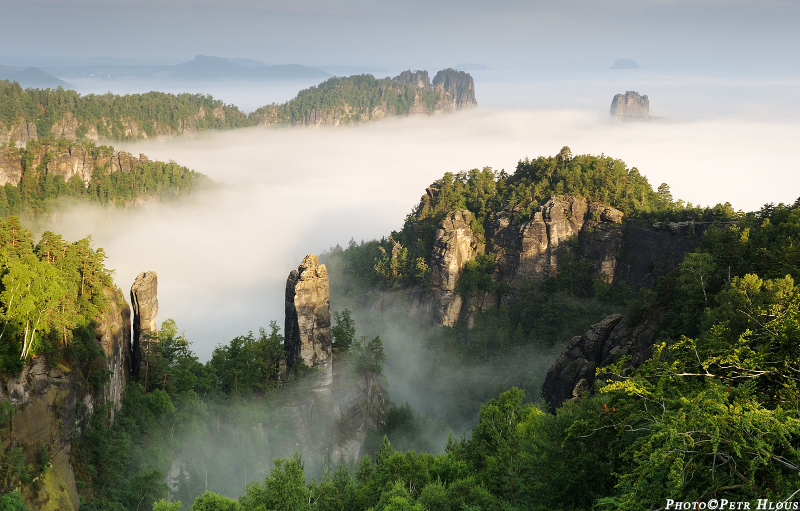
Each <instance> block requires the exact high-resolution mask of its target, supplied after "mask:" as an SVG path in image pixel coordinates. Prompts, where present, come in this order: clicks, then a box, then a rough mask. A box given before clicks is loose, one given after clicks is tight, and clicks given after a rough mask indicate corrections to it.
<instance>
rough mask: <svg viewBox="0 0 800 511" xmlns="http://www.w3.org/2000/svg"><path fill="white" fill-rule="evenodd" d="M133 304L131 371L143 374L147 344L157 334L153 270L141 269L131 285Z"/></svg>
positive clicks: (156, 290)
mask: <svg viewBox="0 0 800 511" xmlns="http://www.w3.org/2000/svg"><path fill="white" fill-rule="evenodd" d="M131 305H132V306H133V348H132V351H133V371H134V374H135V375H137V376H138V375H142V376H143V375H144V374H145V372H146V371H147V367H146V365H147V357H146V351H147V346H148V344H149V343H150V342H152V341H153V339H152V337H153V336H155V335H157V334H158V327H157V325H156V316H158V276H157V275H156V272H154V271H143V272H142V273H140V274H139V275H138V276H137V277H136V280H135V281H134V282H133V285H132V286H131Z"/></svg>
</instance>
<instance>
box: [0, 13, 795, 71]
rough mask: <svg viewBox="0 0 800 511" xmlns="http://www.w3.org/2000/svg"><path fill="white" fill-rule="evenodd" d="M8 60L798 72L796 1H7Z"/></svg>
mask: <svg viewBox="0 0 800 511" xmlns="http://www.w3.org/2000/svg"><path fill="white" fill-rule="evenodd" d="M2 10H3V19H4V20H5V23H3V31H2V34H0V58H5V60H6V61H9V60H13V59H18V58H23V59H24V58H28V59H32V60H36V59H41V61H42V62H44V61H48V62H50V63H51V64H58V63H68V62H71V61H79V60H81V59H89V58H94V57H124V58H133V59H142V60H161V61H175V62H178V61H183V60H188V59H191V58H192V57H194V56H195V55H197V54H205V55H216V56H224V57H246V58H252V59H257V60H261V61H264V62H267V63H270V64H288V63H297V64H306V65H323V64H324V65H335V64H347V65H355V64H360V65H373V66H382V67H386V66H389V67H400V68H407V67H436V66H444V65H455V64H458V63H464V62H469V63H480V64H484V65H488V66H490V67H492V68H498V69H505V68H525V69H528V68H557V69H560V68H607V67H608V66H610V65H611V63H612V62H613V61H614V60H616V59H617V58H632V59H634V60H635V61H637V62H639V63H640V65H643V66H648V67H664V66H666V67H700V66H734V67H736V66H756V67H761V66H770V67H779V68H785V67H789V68H792V69H794V70H797V68H798V62H797V56H796V51H795V50H796V48H798V47H800V44H798V43H800V31H798V30H796V27H797V26H798V21H800V3H798V2H796V1H794V0H562V1H558V2H555V1H542V0H494V1H492V2H488V1H479V0H459V1H452V0H451V1H432V2H431V1H427V0H426V1H422V0H408V1H405V2H401V3H398V2H394V1H388V0H295V1H285V0H267V1H263V0H231V1H225V2H221V1H218V0H4V1H3V9H2Z"/></svg>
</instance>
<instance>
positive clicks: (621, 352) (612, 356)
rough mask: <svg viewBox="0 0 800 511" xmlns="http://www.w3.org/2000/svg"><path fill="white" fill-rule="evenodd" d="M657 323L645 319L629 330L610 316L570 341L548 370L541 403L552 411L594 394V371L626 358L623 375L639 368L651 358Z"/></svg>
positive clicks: (621, 317) (618, 316)
mask: <svg viewBox="0 0 800 511" xmlns="http://www.w3.org/2000/svg"><path fill="white" fill-rule="evenodd" d="M657 323H658V321H657V320H656V318H654V317H648V318H645V320H644V321H642V322H641V323H639V324H638V325H634V326H631V325H629V324H628V322H627V321H626V320H625V318H624V317H623V316H622V315H620V314H613V315H611V316H608V317H607V318H605V319H604V320H602V321H600V322H599V323H596V324H595V325H592V327H591V328H590V329H589V331H587V332H586V333H585V334H584V335H581V336H576V337H573V338H572V341H570V343H569V345H568V346H567V347H566V348H565V349H564V351H563V352H561V354H560V355H559V356H558V358H557V359H556V361H555V362H554V363H553V365H552V366H551V367H550V370H549V371H548V372H547V376H546V377H545V381H544V385H543V386H542V399H543V400H544V401H545V403H547V405H548V406H549V407H550V410H551V411H555V410H556V409H557V408H558V407H559V406H561V404H562V403H564V402H565V401H569V400H574V399H579V398H580V397H581V396H582V395H584V394H586V393H593V392H594V382H595V376H596V374H597V369H599V368H602V367H606V366H609V365H611V364H614V363H616V362H618V361H619V360H620V359H621V358H622V357H624V356H626V355H629V356H630V357H631V360H630V361H629V362H628V363H627V365H626V367H625V368H624V369H623V375H625V374H628V373H629V372H630V371H631V369H632V368H635V367H639V366H640V365H641V364H642V363H643V362H644V361H645V360H647V359H648V358H649V357H650V355H651V354H652V349H653V341H654V339H653V335H654V332H655V327H656V324H657Z"/></svg>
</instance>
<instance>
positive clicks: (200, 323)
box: [48, 71, 800, 360]
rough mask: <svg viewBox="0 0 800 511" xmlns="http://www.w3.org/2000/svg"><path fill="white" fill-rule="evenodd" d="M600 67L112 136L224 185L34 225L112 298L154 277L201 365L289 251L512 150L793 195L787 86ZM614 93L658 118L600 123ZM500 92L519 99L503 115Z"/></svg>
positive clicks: (262, 322) (163, 303)
mask: <svg viewBox="0 0 800 511" xmlns="http://www.w3.org/2000/svg"><path fill="white" fill-rule="evenodd" d="M625 73H627V71H625ZM629 75H630V74H629ZM614 76H616V77H617V78H614V80H613V81H612V80H610V79H609V80H606V81H603V80H600V81H597V82H595V85H597V84H600V86H599V87H595V89H592V90H594V92H592V93H591V94H589V93H588V91H589V89H590V88H591V87H590V86H589V85H590V84H586V83H583V82H582V81H581V80H580V79H578V78H575V79H573V78H570V77H565V78H563V79H562V80H550V81H547V80H541V81H540V82H530V81H526V80H522V79H520V80H519V81H517V82H502V81H499V80H495V81H493V80H492V79H491V77H489V76H486V77H485V78H486V80H485V81H484V82H481V79H480V74H478V75H476V88H477V91H478V92H477V96H478V101H479V102H480V103H481V105H482V107H481V108H479V109H477V110H473V111H468V112H463V113H458V114H454V115H448V116H436V117H414V118H407V119H399V120H389V121H382V122H378V123H374V124H370V125H365V126H359V127H348V128H338V129H303V128H294V129H269V128H252V129H246V130H239V131H233V132H223V133H210V134H203V135H201V136H197V137H194V138H188V137H183V138H176V139H173V140H169V141H151V142H137V143H131V144H116V145H117V147H119V148H122V149H125V150H128V151H131V152H132V153H134V154H138V153H140V152H141V153H145V154H147V155H148V156H149V157H150V158H153V159H160V160H165V161H167V160H175V161H176V162H178V163H180V164H182V165H185V166H187V167H189V168H192V169H194V170H197V171H199V172H202V173H204V174H207V175H208V176H210V177H211V178H213V179H214V180H217V181H219V182H223V183H228V185H227V186H223V187H221V188H220V189H218V190H217V191H214V192H211V193H207V194H204V195H201V196H197V197H195V198H193V199H191V200H188V201H186V202H185V203H182V204H179V205H178V204H166V205H149V206H144V207H139V208H137V209H134V210H120V211H106V210H104V211H98V210H80V211H72V212H67V213H64V214H62V215H60V216H59V217H58V218H56V219H55V220H54V223H53V225H49V226H48V228H50V229H52V230H54V231H56V232H60V233H62V234H63V235H64V236H65V237H66V238H67V239H77V238H79V237H83V236H86V235H88V234H91V235H92V236H93V239H94V244H95V246H99V247H103V248H104V249H105V251H106V253H107V254H108V261H107V264H108V266H109V267H111V268H115V269H116V272H117V273H116V281H117V283H118V285H119V286H120V287H121V288H122V289H123V290H124V291H125V292H127V290H128V289H129V288H130V284H131V283H132V282H133V279H134V278H135V276H136V274H137V273H138V272H140V271H143V270H155V271H156V272H158V276H159V303H160V307H159V322H160V321H163V320H164V319H166V318H169V317H171V318H174V319H175V320H176V321H177V323H178V326H179V328H181V329H185V331H186V335H187V337H188V339H189V340H190V341H192V342H193V343H194V348H195V351H196V352H197V353H198V355H199V356H200V358H201V359H203V360H205V359H207V358H208V357H209V356H210V354H211V351H212V350H213V348H214V347H215V346H216V345H217V344H220V343H227V342H228V341H230V339H231V338H233V337H234V336H236V335H240V334H243V333H246V332H247V331H248V330H256V329H257V328H258V327H259V326H267V325H268V323H269V321H270V320H277V321H278V323H279V324H280V325H281V326H282V325H283V296H284V286H285V279H286V276H287V275H288V273H289V271H290V270H291V269H292V268H295V267H296V266H297V265H298V264H299V263H300V261H301V260H302V258H303V256H304V255H306V254H307V253H320V252H323V251H324V250H326V249H328V248H330V247H331V246H333V245H336V244H340V245H342V246H346V245H347V243H348V241H349V240H350V239H351V238H355V239H356V240H357V241H360V240H362V239H363V240H368V239H372V238H379V237H381V236H383V235H388V234H389V233H390V232H391V231H392V230H393V229H398V228H400V227H401V225H402V223H403V219H404V217H405V215H406V214H408V213H409V212H410V211H411V209H412V207H413V206H414V205H415V204H416V203H417V202H418V200H419V198H420V196H421V195H422V193H423V192H424V189H425V187H426V186H428V185H429V184H430V183H431V182H433V181H434V180H436V179H438V178H439V177H441V176H442V174H444V173H445V172H448V171H450V172H458V171H461V170H467V169H471V168H476V167H484V166H490V167H492V168H494V169H496V170H500V169H505V170H506V171H508V172H513V170H514V168H515V165H516V162H517V161H518V160H519V159H521V158H524V157H526V156H528V157H536V156H539V155H552V154H555V153H557V152H558V151H559V150H560V149H561V147H562V146H565V145H568V146H570V148H571V149H572V152H573V154H583V153H591V154H600V153H605V154H606V155H610V156H613V157H615V158H620V159H622V160H624V161H625V162H626V163H627V164H628V165H629V166H636V167H638V169H639V170H640V171H641V172H642V173H643V174H644V175H646V176H647V178H648V179H649V180H650V183H651V184H652V185H653V187H657V186H658V185H659V184H660V183H662V182H666V183H668V184H669V185H670V187H671V190H672V194H673V196H674V197H675V198H676V199H677V198H681V199H683V200H685V201H690V202H692V203H695V204H698V203H699V204H702V205H713V204H716V203H718V202H726V201H728V202H730V203H731V204H733V206H734V207H735V208H736V209H743V210H746V211H747V210H755V209H759V208H760V207H761V206H762V205H763V204H764V203H766V202H775V203H778V202H785V203H791V202H794V200H795V199H797V198H798V196H800V186H798V184H800V179H798V177H797V176H798V169H797V163H796V162H797V158H796V155H795V154H794V153H795V151H796V141H797V140H800V125H798V123H797V122H796V119H797V109H796V106H794V103H793V102H792V101H789V96H788V91H789V90H790V89H792V88H793V87H794V88H795V90H796V84H797V82H796V81H791V80H787V79H781V80H777V81H776V80H771V79H770V80H766V81H760V82H758V83H755V84H750V85H748V84H747V83H746V82H744V81H742V80H744V79H743V78H741V76H740V78H739V80H740V82H741V83H738V85H737V83H734V82H733V81H730V82H729V81H725V80H723V79H722V78H719V79H711V78H708V79H706V78H702V77H697V76H694V77H689V78H685V79H683V81H682V82H681V81H680V80H679V79H678V78H676V79H675V80H674V82H675V90H677V91H679V92H681V94H678V93H677V92H675V91H673V90H672V89H671V85H670V83H671V82H669V81H663V80H662V81H658V80H655V79H651V80H650V81H649V82H648V81H647V80H644V81H642V80H640V79H637V78H635V75H634V76H628V78H630V85H627V86H626V85H624V84H623V83H622V82H623V81H624V79H625V77H624V76H622V75H614ZM678 82H680V83H678ZM504 83H505V85H504ZM569 84H572V86H569ZM687 84H688V85H687ZM792 84H794V85H792ZM504 87H505V88H504ZM625 90H638V91H639V92H640V93H642V94H649V96H650V105H651V113H652V114H653V115H661V116H664V117H667V119H666V120H661V121H654V122H650V123H627V124H624V123H619V122H614V121H612V120H611V119H609V118H608V107H609V105H610V103H611V99H612V97H613V94H615V93H618V92H624V91H625ZM691 90H694V91H695V93H694V94H692V93H691ZM671 91H672V92H671ZM748 91H750V93H749V92H748ZM548 95H549V96H551V97H552V98H553V100H552V101H550V102H548V99H547V98H548ZM515 98H516V99H515ZM571 98H574V101H572V100H571ZM266 99H267V100H266V101H263V103H269V102H270V101H272V99H270V98H266ZM225 100H226V101H229V100H228V99H227V98H225ZM514 101H517V102H518V103H519V104H522V105H524V106H525V107H526V108H525V109H515V110H512V109H509V108H508V107H510V106H511V105H510V104H509V103H513V102H514ZM726 104H727V105H728V107H727V109H726V106H725V105H726ZM545 107H548V108H549V109H545ZM793 109H794V110H793ZM723 114H724V115H723ZM784 114H786V115H787V116H788V117H784ZM332 285H334V286H335V285H336V283H335V282H333V283H332ZM332 306H333V308H334V309H336V308H337V304H335V303H334V304H332Z"/></svg>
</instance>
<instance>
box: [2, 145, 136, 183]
mask: <svg viewBox="0 0 800 511" xmlns="http://www.w3.org/2000/svg"><path fill="white" fill-rule="evenodd" d="M31 151H32V154H31V159H30V163H29V165H28V168H30V169H32V170H31V172H37V173H38V172H40V171H39V170H35V169H38V168H40V167H41V166H42V165H43V166H44V173H45V174H46V175H54V176H59V177H61V178H62V179H63V180H64V181H69V180H70V179H71V178H72V177H73V176H78V177H79V178H80V179H81V181H83V184H84V186H88V185H89V182H90V181H91V179H92V174H93V173H94V171H95V169H96V168H98V167H107V170H106V172H109V173H110V172H117V171H122V172H130V171H132V170H134V169H135V168H136V166H137V165H138V164H140V163H143V162H146V161H148V160H147V157H146V156H145V155H143V154H140V155H139V157H138V158H136V157H135V156H133V155H132V154H130V153H128V152H125V151H114V152H113V153H110V154H109V155H106V156H102V155H101V156H98V157H95V156H94V155H93V154H92V153H91V152H90V151H89V150H87V149H86V148H84V147H81V146H77V145H75V146H72V145H71V146H66V147H64V146H60V145H44V146H41V147H39V148H37V149H35V150H34V149H31ZM25 172H28V170H25V169H24V168H23V164H22V157H21V155H20V153H19V152H18V151H17V150H16V149H14V148H4V149H0V186H2V185H5V184H6V183H10V184H12V185H15V186H16V185H18V184H19V182H20V181H21V180H22V176H23V174H24V173H25Z"/></svg>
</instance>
